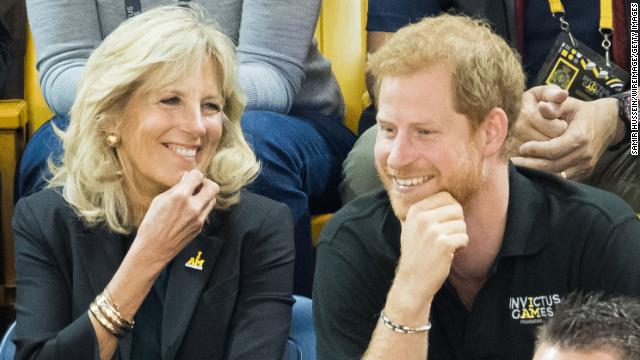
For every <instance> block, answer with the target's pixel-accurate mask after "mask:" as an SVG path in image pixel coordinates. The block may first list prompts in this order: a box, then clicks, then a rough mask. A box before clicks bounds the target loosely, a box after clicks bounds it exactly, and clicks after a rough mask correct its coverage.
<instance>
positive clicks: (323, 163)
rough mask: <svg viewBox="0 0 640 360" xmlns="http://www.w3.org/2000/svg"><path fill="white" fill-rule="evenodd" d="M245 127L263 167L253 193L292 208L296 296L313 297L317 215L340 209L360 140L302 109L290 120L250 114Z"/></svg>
mask: <svg viewBox="0 0 640 360" xmlns="http://www.w3.org/2000/svg"><path fill="white" fill-rule="evenodd" d="M241 124H242V130H243V132H244V135H245V137H246V139H247V142H249V144H250V145H251V147H252V148H253V150H254V152H255V153H256V156H257V157H258V160H259V161H260V165H261V171H260V174H259V175H258V178H257V179H256V181H254V182H253V183H252V184H250V185H249V189H250V190H251V191H253V192H255V193H258V194H261V195H264V196H266V197H269V198H271V199H273V200H276V201H280V202H282V203H284V204H287V205H288V206H289V208H290V209H291V212H292V213H293V220H294V225H295V228H294V236H295V243H296V244H295V245H296V260H295V273H294V293H296V294H299V295H304V296H308V297H311V289H312V283H313V272H314V266H315V251H314V249H313V246H312V244H311V215H314V214H322V213H326V212H333V211H336V210H337V209H338V208H340V197H339V195H338V185H339V184H340V180H341V173H342V162H343V161H344V159H345V158H346V156H347V154H348V153H349V151H350V150H351V148H352V147H353V144H354V142H355V136H354V135H353V133H351V131H350V130H349V129H347V128H346V127H345V126H344V124H343V123H342V121H341V119H340V118H337V117H333V118H332V117H329V116H324V115H322V114H319V113H313V112H311V111H305V110H300V109H298V110H295V109H294V110H293V111H292V112H291V113H290V114H289V115H284V114H279V113H274V112H269V111H246V112H245V113H244V115H243V117H242V123H241Z"/></svg>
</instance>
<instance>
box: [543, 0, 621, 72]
mask: <svg viewBox="0 0 640 360" xmlns="http://www.w3.org/2000/svg"><path fill="white" fill-rule="evenodd" d="M549 8H550V9H551V14H552V15H553V16H554V17H556V16H557V17H558V19H559V20H560V28H561V29H562V30H563V31H566V32H567V34H569V38H570V39H571V43H573V46H576V42H575V40H574V39H573V35H571V31H570V29H569V23H568V22H567V21H566V20H565V19H564V6H562V0H549ZM599 30H600V34H602V38H603V40H602V48H603V49H604V51H605V59H606V61H607V67H609V66H611V64H610V55H609V49H611V35H612V33H613V1H612V0H600V28H599Z"/></svg>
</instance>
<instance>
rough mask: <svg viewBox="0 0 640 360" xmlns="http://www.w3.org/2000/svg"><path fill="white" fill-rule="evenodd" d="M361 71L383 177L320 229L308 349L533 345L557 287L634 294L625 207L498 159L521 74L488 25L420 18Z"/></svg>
mask: <svg viewBox="0 0 640 360" xmlns="http://www.w3.org/2000/svg"><path fill="white" fill-rule="evenodd" d="M368 71H369V72H370V73H371V74H372V75H373V76H374V77H375V78H376V81H377V85H376V91H377V93H376V95H377V99H378V114H377V123H378V125H377V126H378V135H377V139H376V145H375V159H376V167H377V170H378V174H379V176H380V178H381V180H382V183H383V184H384V189H381V190H380V191H376V192H372V193H369V194H368V195H365V196H364V197H361V198H359V199H356V200H354V201H352V202H351V203H349V204H348V205H347V206H346V207H344V208H343V209H341V210H340V211H339V212H337V213H336V214H335V216H334V217H333V219H332V220H331V222H330V223H329V224H327V226H326V227H325V230H324V231H323V234H322V236H321V240H320V243H319V246H318V261H317V266H316V278H315V285H314V292H313V306H314V320H315V324H316V335H317V352H318V358H319V359H341V360H342V359H360V358H362V357H363V356H364V358H367V359H421V360H422V359H425V358H426V357H427V356H428V358H429V359H531V356H532V354H533V349H534V343H535V329H536V327H537V326H538V325H539V324H541V323H542V322H543V321H545V319H548V318H551V317H553V315H554V311H555V307H556V305H557V304H558V303H560V302H561V299H562V298H563V297H564V295H566V294H568V293H569V292H572V291H574V290H582V291H602V292H605V293H610V294H623V295H624V294H626V295H632V296H640V267H638V266H636V265H635V264H636V263H637V259H638V258H639V257H640V222H639V221H638V218H637V217H636V215H635V214H634V213H633V212H632V210H631V208H630V207H629V206H628V205H627V204H626V203H625V202H624V201H623V200H622V199H620V198H618V197H616V196H615V195H612V194H610V193H606V192H603V191H601V190H597V189H595V188H590V187H587V186H585V185H581V184H578V183H575V182H571V181H567V180H565V179H563V178H562V177H561V176H559V175H557V176H556V175H553V174H549V173H543V172H539V171H536V170H531V169H526V168H518V167H514V166H513V165H512V164H511V163H510V162H509V161H508V158H507V154H505V150H504V149H505V148H506V146H505V143H506V142H507V141H508V138H509V130H510V128H511V125H512V123H513V122H514V121H515V120H516V118H517V115H518V113H519V111H520V104H521V99H522V94H523V91H524V87H525V85H524V75H523V71H522V68H521V65H520V61H519V59H518V56H517V55H516V53H515V52H514V50H513V49H511V48H509V46H508V45H507V44H506V42H505V41H504V40H502V39H501V38H500V37H499V36H497V35H495V34H494V33H492V32H491V30H490V29H489V27H488V25H487V24H485V23H482V22H480V21H477V20H472V19H470V18H466V17H461V16H451V15H443V16H439V17H435V18H425V19H424V20H422V21H421V22H419V23H417V24H414V25H409V26H408V27H406V28H404V29H402V30H400V31H398V32H397V33H396V34H395V35H394V36H393V37H392V38H391V39H390V40H389V41H388V42H387V43H386V44H385V45H384V46H383V47H382V48H381V49H380V50H379V51H378V52H376V53H375V54H373V56H372V57H371V58H370V60H369V63H368ZM542 106H543V107H544V106H546V109H543V110H545V111H549V112H553V111H555V110H557V109H555V108H554V106H553V105H552V104H551V103H548V104H543V105H542Z"/></svg>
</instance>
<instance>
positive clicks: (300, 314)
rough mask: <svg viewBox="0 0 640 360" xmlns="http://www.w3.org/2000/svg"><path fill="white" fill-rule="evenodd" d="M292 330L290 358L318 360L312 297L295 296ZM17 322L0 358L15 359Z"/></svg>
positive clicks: (6, 336)
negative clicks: (14, 334)
mask: <svg viewBox="0 0 640 360" xmlns="http://www.w3.org/2000/svg"><path fill="white" fill-rule="evenodd" d="M294 297H295V299H296V302H295V304H293V314H292V320H291V330H290V333H289V339H288V340H287V354H286V356H285V359H289V360H316V333H315V329H314V327H313V315H312V311H311V299H309V298H306V297H303V296H297V295H296V296H294ZM15 328H16V323H15V322H13V323H12V324H11V326H10V327H9V329H7V332H6V333H5V334H4V336H3V337H2V342H1V343H0V360H13V357H14V355H15V352H16V346H15V344H14V343H13V341H12V338H13V333H14V331H15Z"/></svg>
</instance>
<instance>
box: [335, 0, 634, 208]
mask: <svg viewBox="0 0 640 360" xmlns="http://www.w3.org/2000/svg"><path fill="white" fill-rule="evenodd" d="M501 4H503V5H504V6H496V5H495V2H494V1H488V0H482V1H467V0H452V1H444V2H443V1H432V0H406V1H394V0H370V1H369V3H368V6H369V10H368V13H367V15H368V21H367V51H368V52H369V53H375V51H376V50H377V49H379V48H380V47H381V46H382V45H383V44H384V43H386V41H387V40H388V39H389V37H390V36H391V35H392V34H393V33H394V32H395V31H397V30H398V29H399V28H401V27H403V26H405V25H407V24H409V23H414V22H417V21H418V20H419V19H421V18H422V17H424V16H433V15H436V14H439V13H441V12H443V11H454V12H462V13H465V14H468V15H471V16H476V17H481V18H485V19H487V20H488V21H489V22H490V23H491V25H492V27H493V28H494V29H495V31H496V32H497V33H498V34H499V35H501V36H502V37H503V38H504V39H506V40H508V41H509V42H510V44H511V46H512V47H514V48H517V49H518V50H519V52H520V55H521V57H522V61H523V66H524V69H525V71H526V73H527V88H528V89H529V90H528V91H527V92H526V93H525V95H524V97H523V105H522V111H521V113H520V116H519V119H518V121H517V122H516V124H515V125H514V128H513V137H512V139H511V141H510V143H509V144H508V148H509V152H510V154H511V156H512V157H513V158H512V159H513V161H514V163H516V164H519V165H523V166H529V167H533V168H536V169H541V170H546V171H550V172H554V173H556V174H558V175H560V176H564V177H567V178H570V179H574V180H579V181H581V182H584V183H585V184H589V185H592V186H596V187H599V188H602V189H604V190H608V191H612V192H614V193H615V194H617V195H619V196H621V197H622V198H623V199H625V200H626V201H627V202H628V203H629V204H630V205H631V207H632V208H634V210H635V211H636V212H640V157H634V156H631V155H630V142H629V135H630V115H629V112H630V102H629V97H630V94H629V92H626V93H624V94H623V96H621V97H619V98H602V99H598V100H595V101H591V102H587V101H583V100H580V99H577V98H575V97H572V96H568V93H567V92H566V91H563V90H560V89H558V88H557V87H555V86H552V85H547V86H542V87H536V86H535V80H536V78H537V76H538V72H539V71H540V68H541V67H542V65H543V63H544V61H545V58H546V57H547V55H548V54H549V52H550V51H552V45H553V44H554V41H555V39H556V38H557V36H558V34H560V33H561V32H562V30H561V28H560V24H559V21H558V18H557V17H554V16H553V15H552V14H551V12H550V7H549V2H548V1H523V0H505V1H503V2H501ZM562 4H563V5H564V8H565V10H566V12H565V17H564V18H565V19H566V20H567V21H568V22H569V23H570V30H571V32H572V33H573V36H574V37H575V38H576V39H578V40H580V41H581V42H582V43H583V44H584V45H585V46H587V47H589V48H591V49H592V50H595V51H597V52H598V53H599V54H601V55H603V56H604V50H603V48H602V46H601V43H602V39H603V38H602V35H601V34H600V32H599V30H598V21H599V9H600V2H599V1H596V0H586V1H577V0H563V1H562ZM612 5H613V20H614V21H613V34H612V49H611V56H612V59H613V60H614V61H615V62H616V63H617V64H618V65H619V66H620V67H622V68H623V69H626V70H627V71H628V70H629V54H630V51H629V35H628V30H627V29H628V24H629V19H628V14H625V9H628V6H629V1H628V0H625V1H613V2H612ZM372 84H373V79H372V78H371V77H370V76H368V89H369V93H370V94H371V93H372ZM364 114H365V115H367V114H368V115H367V116H363V118H362V119H361V123H360V126H359V132H360V133H361V136H360V138H359V139H358V142H357V143H356V145H355V146H354V149H353V150H352V152H351V153H350V155H349V156H348V157H347V160H346V161H345V162H344V164H343V177H344V179H343V181H342V183H341V184H340V194H341V198H342V201H343V203H346V202H348V201H350V200H351V199H353V198H355V197H357V196H359V195H361V194H364V193H366V192H368V191H371V190H372V189H374V188H376V187H379V186H380V181H379V180H378V178H377V177H376V176H375V168H374V161H373V155H372V154H373V144H374V142H375V133H376V131H377V127H375V126H373V127H371V126H372V125H373V124H374V123H375V111H374V110H369V111H366V112H365V113H364ZM366 129H368V130H366ZM365 130H366V131H365Z"/></svg>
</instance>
